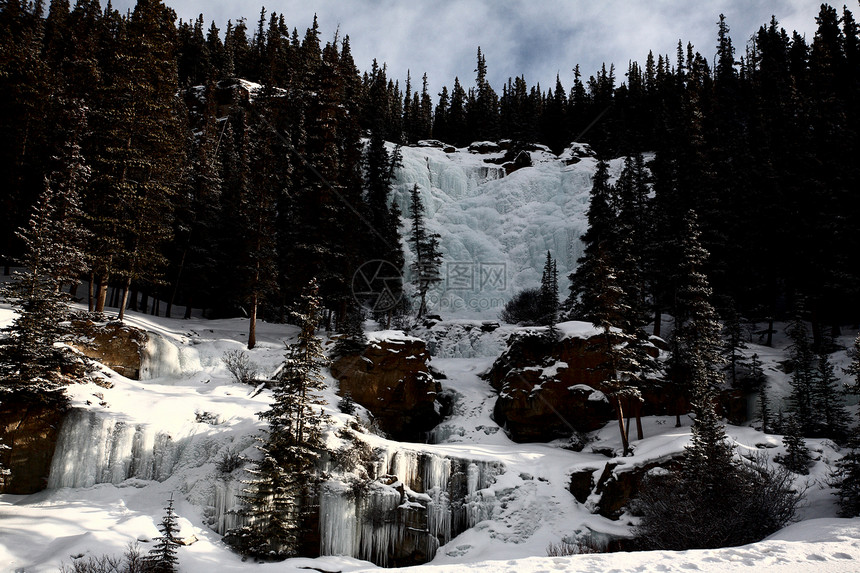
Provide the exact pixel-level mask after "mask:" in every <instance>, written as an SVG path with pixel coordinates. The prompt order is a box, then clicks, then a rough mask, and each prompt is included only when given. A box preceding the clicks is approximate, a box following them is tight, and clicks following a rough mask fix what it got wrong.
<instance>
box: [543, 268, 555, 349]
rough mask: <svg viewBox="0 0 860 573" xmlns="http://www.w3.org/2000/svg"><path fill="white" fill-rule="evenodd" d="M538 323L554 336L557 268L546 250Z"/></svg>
mask: <svg viewBox="0 0 860 573" xmlns="http://www.w3.org/2000/svg"><path fill="white" fill-rule="evenodd" d="M540 307H541V311H540V316H541V319H540V324H542V325H544V326H547V327H549V336H550V337H551V338H553V339H554V338H555V334H556V332H555V324H556V322H558V270H557V268H556V262H555V259H553V258H552V255H551V254H550V252H549V251H547V252H546V263H545V264H544V267H543V275H542V276H541V281H540Z"/></svg>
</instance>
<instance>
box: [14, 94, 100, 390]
mask: <svg viewBox="0 0 860 573" xmlns="http://www.w3.org/2000/svg"><path fill="white" fill-rule="evenodd" d="M70 121H72V122H73V125H76V126H77V128H80V127H81V126H82V125H83V122H84V119H83V110H81V109H80V108H78V109H77V115H73V116H72V118H71V120H70ZM77 128H75V127H73V128H72V129H71V135H70V136H69V137H70V139H69V141H68V142H67V145H66V149H65V152H64V154H63V156H62V157H59V158H57V159H56V163H57V170H56V171H55V172H54V173H53V174H52V177H51V178H50V179H48V180H46V182H45V183H46V188H45V191H44V192H43V193H42V195H41V197H40V198H39V201H38V203H37V204H36V206H35V207H34V209H33V213H32V215H31V218H30V221H29V224H28V225H27V227H26V228H25V229H22V230H21V231H20V232H19V237H20V239H21V241H22V243H23V244H24V246H25V252H24V256H23V257H22V259H21V261H20V262H21V265H22V266H23V267H24V270H22V271H20V272H17V273H15V275H14V277H13V281H12V282H11V283H9V284H7V285H6V286H5V287H4V289H3V293H2V294H3V297H4V298H6V299H7V300H9V301H10V302H11V303H12V306H13V307H14V308H16V309H17V310H18V316H17V317H16V318H15V320H14V321H13V323H12V325H11V326H9V327H7V328H6V329H5V331H6V333H7V338H5V339H4V340H3V341H2V344H0V379H2V386H0V388H2V394H3V395H6V396H10V395H11V396H15V397H17V398H18V399H23V400H25V401H36V402H47V403H49V404H54V405H56V406H60V407H61V406H63V405H64V404H65V401H66V399H65V397H64V394H63V382H64V380H65V376H66V375H68V374H69V372H70V369H71V367H72V365H73V363H74V362H75V359H74V358H73V357H72V356H71V354H70V353H68V352H67V351H66V350H65V349H63V348H61V347H59V346H57V343H58V342H61V341H62V339H63V338H64V337H65V336H66V335H67V334H68V333H69V326H68V323H67V320H68V316H69V300H70V295H69V293H67V292H64V291H63V287H64V286H65V285H69V284H74V283H77V281H78V277H79V276H80V275H81V273H82V272H83V271H84V268H85V266H84V265H85V263H84V255H83V251H82V246H83V243H84V241H85V240H86V237H87V236H86V234H85V233H84V232H83V231H82V230H81V228H80V226H79V225H80V221H81V218H82V214H81V211H80V206H79V194H78V190H79V188H80V187H81V186H82V185H84V183H85V182H86V180H87V177H88V174H89V169H88V167H87V166H86V165H84V163H83V159H82V157H81V155H80V147H79V145H78V141H79V139H78V138H79V137H80V135H81V131H80V129H77Z"/></svg>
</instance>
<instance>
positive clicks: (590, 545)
mask: <svg viewBox="0 0 860 573" xmlns="http://www.w3.org/2000/svg"><path fill="white" fill-rule="evenodd" d="M590 553H606V545H605V544H604V543H601V542H599V541H597V540H596V539H595V538H594V537H592V536H591V535H586V536H585V537H580V538H577V539H575V540H573V541H567V540H562V541H559V542H558V543H550V544H549V545H547V546H546V555H547V557H567V556H568V555H584V554H590Z"/></svg>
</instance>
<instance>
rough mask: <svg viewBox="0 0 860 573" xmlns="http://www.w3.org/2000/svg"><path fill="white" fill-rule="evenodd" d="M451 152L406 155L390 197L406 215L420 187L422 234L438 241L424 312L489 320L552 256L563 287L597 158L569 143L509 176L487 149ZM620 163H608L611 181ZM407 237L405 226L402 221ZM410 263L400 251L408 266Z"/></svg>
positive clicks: (577, 250)
mask: <svg viewBox="0 0 860 573" xmlns="http://www.w3.org/2000/svg"><path fill="white" fill-rule="evenodd" d="M472 148H473V149H481V150H483V151H482V152H478V151H470V149H469V148H462V149H456V150H454V149H453V148H445V149H443V148H441V147H433V146H418V147H403V148H401V153H402V155H403V164H402V167H401V169H399V170H398V172H397V175H396V181H395V199H396V200H397V201H398V203H399V205H400V207H401V209H402V210H403V212H404V213H407V212H408V207H409V191H410V190H411V189H412V187H413V186H414V185H415V184H417V185H418V186H419V188H420V192H421V198H422V200H423V202H424V205H425V207H426V209H427V219H428V227H429V229H430V230H431V231H432V232H436V233H439V234H440V235H441V247H442V253H443V255H444V262H443V269H442V275H443V281H442V283H441V284H440V285H439V287H438V288H437V289H436V290H435V291H434V292H433V296H432V297H431V303H432V304H431V309H430V310H431V312H435V313H438V314H441V315H442V316H443V317H446V318H448V317H465V318H469V317H471V318H475V317H482V318H496V317H497V316H498V313H499V311H500V310H501V309H502V307H503V306H504V303H505V302H506V301H508V300H510V298H511V297H512V296H513V295H514V294H516V293H517V292H518V291H520V290H522V289H524V288H527V287H535V286H537V285H538V284H539V282H540V277H541V272H542V269H543V265H544V262H545V260H546V253H547V251H550V252H551V253H552V256H553V258H554V259H557V261H558V271H559V279H560V289H561V292H562V293H566V292H567V284H568V283H567V275H568V273H570V271H572V270H573V269H574V267H575V265H576V260H577V259H578V258H579V257H580V255H581V254H582V248H581V244H580V241H579V237H580V235H582V233H583V232H584V231H585V228H586V225H587V224H586V220H585V212H586V210H587V209H588V194H589V191H590V190H591V177H592V175H593V173H594V169H595V166H596V164H597V160H596V159H594V157H593V156H592V152H591V150H590V149H589V148H588V146H587V145H581V144H572V145H571V146H570V147H569V148H568V149H567V150H566V151H565V152H564V153H562V154H561V155H560V156H556V155H554V154H552V153H550V152H549V151H547V150H542V149H538V150H536V151H531V152H529V155H530V156H531V162H532V164H533V165H532V166H531V167H523V168H521V169H518V170H516V171H514V172H512V173H510V174H509V175H506V173H505V169H504V168H503V167H502V166H501V165H499V164H498V163H500V162H501V161H502V158H503V156H504V151H502V150H494V144H483V145H475V144H473V146H472ZM622 163H623V160H620V159H619V160H614V161H613V162H612V163H611V167H610V173H611V174H612V175H613V176H614V177H617V175H618V174H619V173H620V172H621V167H622ZM404 230H405V231H406V233H405V235H406V236H408V221H404ZM410 260H411V255H410V254H409V253H408V252H407V268H408V263H409V261H410Z"/></svg>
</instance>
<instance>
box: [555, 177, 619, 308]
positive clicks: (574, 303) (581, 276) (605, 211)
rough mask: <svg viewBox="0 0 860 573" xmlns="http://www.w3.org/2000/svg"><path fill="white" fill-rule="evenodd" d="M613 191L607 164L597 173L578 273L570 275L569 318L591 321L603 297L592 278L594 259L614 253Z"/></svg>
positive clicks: (578, 262) (578, 261)
mask: <svg viewBox="0 0 860 573" xmlns="http://www.w3.org/2000/svg"><path fill="white" fill-rule="evenodd" d="M610 201H611V189H610V184H609V164H608V163H607V162H606V161H602V160H601V161H599V162H598V163H597V170H596V171H595V173H594V178H593V182H592V186H591V192H590V202H589V205H588V212H587V214H586V217H587V219H588V229H587V230H586V232H585V234H584V235H583V236H582V238H581V240H582V243H583V252H582V256H581V257H580V258H579V260H577V267H576V270H575V271H574V272H573V273H571V274H570V276H569V278H570V294H569V296H568V298H567V300H566V301H565V304H564V307H565V310H567V311H568V316H569V318H575V319H578V320H592V317H591V315H590V313H591V310H590V309H592V308H594V306H595V305H594V299H595V298H597V297H599V296H600V292H599V291H597V290H595V289H596V288H598V287H597V286H596V285H597V282H596V281H595V280H594V279H593V278H592V277H593V276H594V274H595V265H596V262H595V259H596V257H597V253H598V252H599V251H604V254H606V253H605V251H607V250H611V248H612V245H611V242H610V241H611V236H612V234H613V227H614V225H615V215H614V212H613V210H612V207H611V205H610Z"/></svg>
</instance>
